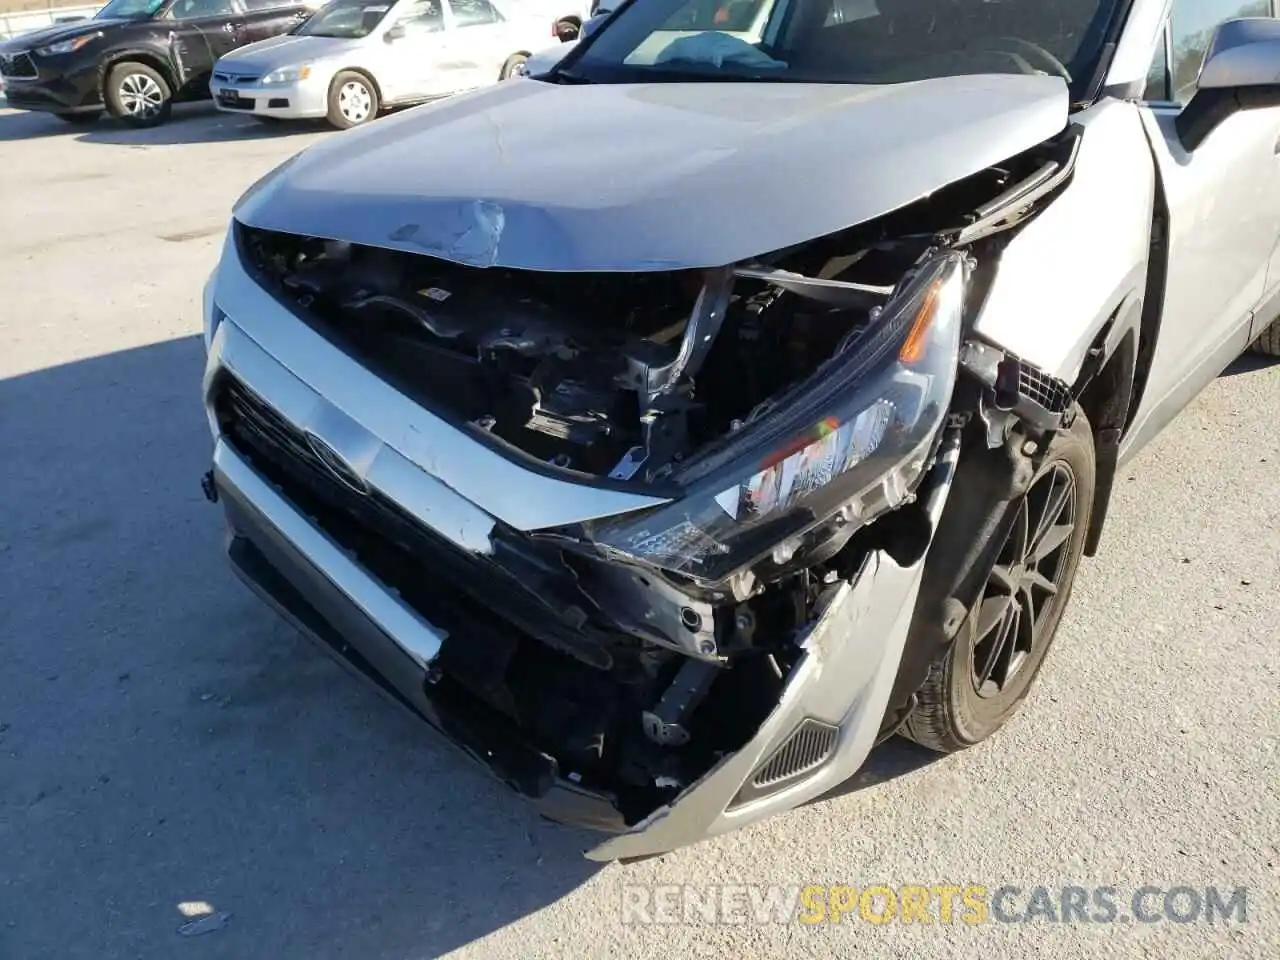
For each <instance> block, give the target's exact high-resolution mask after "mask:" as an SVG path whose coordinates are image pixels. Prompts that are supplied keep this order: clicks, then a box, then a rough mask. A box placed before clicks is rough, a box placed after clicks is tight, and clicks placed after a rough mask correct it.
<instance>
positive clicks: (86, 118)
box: [55, 110, 102, 127]
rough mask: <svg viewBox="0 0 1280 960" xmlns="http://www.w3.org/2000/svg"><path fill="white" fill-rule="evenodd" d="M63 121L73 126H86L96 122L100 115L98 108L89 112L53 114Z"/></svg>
mask: <svg viewBox="0 0 1280 960" xmlns="http://www.w3.org/2000/svg"><path fill="white" fill-rule="evenodd" d="M55 116H57V118H58V119H59V120H61V121H62V122H63V123H69V124H71V125H72V126H73V127H87V126H88V125H89V124H91V123H97V122H98V117H100V116H102V112H101V111H100V110H94V111H92V112H90V113H59V114H55Z"/></svg>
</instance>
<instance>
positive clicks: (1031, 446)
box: [1022, 440, 1040, 457]
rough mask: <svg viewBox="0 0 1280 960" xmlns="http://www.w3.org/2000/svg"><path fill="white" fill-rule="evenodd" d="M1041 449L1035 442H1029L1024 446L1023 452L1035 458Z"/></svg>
mask: <svg viewBox="0 0 1280 960" xmlns="http://www.w3.org/2000/svg"><path fill="white" fill-rule="evenodd" d="M1039 449H1040V445H1039V444H1037V443H1036V442H1035V441H1034V440H1028V441H1027V442H1026V443H1024V444H1023V445H1022V452H1023V453H1024V454H1025V455H1026V456H1028V457H1034V456H1035V455H1036V452H1037V451H1038V450H1039Z"/></svg>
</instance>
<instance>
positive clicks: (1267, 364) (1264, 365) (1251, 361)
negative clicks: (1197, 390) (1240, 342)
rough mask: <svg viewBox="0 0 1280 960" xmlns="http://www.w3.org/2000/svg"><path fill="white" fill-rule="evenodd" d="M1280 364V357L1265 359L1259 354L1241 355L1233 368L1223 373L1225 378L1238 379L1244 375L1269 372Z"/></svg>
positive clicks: (1232, 365) (1228, 368)
mask: <svg viewBox="0 0 1280 960" xmlns="http://www.w3.org/2000/svg"><path fill="white" fill-rule="evenodd" d="M1277 364H1280V357H1264V356H1263V355H1262V354H1259V353H1245V354H1241V356H1240V357H1238V358H1237V359H1236V360H1235V361H1234V362H1233V363H1232V364H1231V366H1229V367H1227V369H1226V370H1223V371H1222V375H1223V376H1224V377H1238V376H1241V375H1243V374H1248V373H1256V372H1257V371H1259V370H1269V369H1271V368H1272V367H1274V366H1276V365H1277Z"/></svg>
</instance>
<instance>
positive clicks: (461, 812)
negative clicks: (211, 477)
mask: <svg viewBox="0 0 1280 960" xmlns="http://www.w3.org/2000/svg"><path fill="white" fill-rule="evenodd" d="M202 362H203V351H202V349H201V345H200V342H199V338H198V337H188V338H183V339H178V340H173V341H169V342H165V343H158V344H154V345H152V346H147V347H143V348H139V349H134V350H128V351H123V352H119V353H114V354H109V355H105V356H100V357H95V358H91V359H86V360H83V361H79V362H75V363H70V364H67V365H64V366H60V367H55V368H51V369H47V370H41V371H37V372H33V373H29V374H25V375H22V376H17V377H13V378H11V379H8V380H3V381H0V451H3V459H0V505H3V506H0V638H4V639H3V642H4V644H5V667H4V669H3V670H2V671H0V755H2V756H4V757H5V760H4V775H3V776H2V777H0V849H3V851H4V854H3V858H4V861H5V867H4V870H3V875H2V879H3V889H4V896H3V897H2V898H0V957H10V956H12V957H22V958H24V960H30V958H38V957H56V958H59V960H62V958H74V957H80V956H84V957H93V958H103V957H125V956H127V957H144V958H152V957H155V958H165V960H168V958H171V957H174V956H178V955H181V956H183V957H194V958H203V957H270V958H273V960H293V958H299V960H302V958H307V960H310V958H312V957H316V956H323V957H326V958H329V957H353V958H359V960H375V958H396V960H417V958H423V957H433V956H438V955H440V954H442V953H445V952H447V951H449V950H451V949H453V948H455V947H458V946H461V945H463V944H466V943H469V942H471V941H474V940H476V939H478V938H480V937H483V936H485V935H486V934H488V933H490V932H492V931H494V930H496V929H498V928H500V927H503V926H505V925H507V924H509V923H511V922H513V921H515V920H517V919H519V918H520V917H523V916H525V915H527V914H530V913H532V912H535V911H538V910H540V909H542V908H543V907H546V906H547V905H549V904H551V903H554V902H555V901H557V900H559V899H560V898H561V897H564V896H565V895H567V894H568V893H570V892H571V891H573V890H574V889H576V888H577V887H579V886H580V885H582V884H583V883H586V882H588V881H589V880H590V878H591V877H592V876H593V874H594V872H595V871H596V870H597V869H599V867H598V866H597V865H595V864H593V863H591V862H589V861H587V860H585V859H583V857H582V852H583V851H584V850H585V849H586V848H587V847H589V846H591V845H593V844H594V843H595V842H596V841H597V840H598V839H600V838H599V837H598V836H593V835H590V834H587V833H584V832H581V831H577V830H573V829H569V828H565V827H560V826H557V825H554V824H550V823H548V822H546V821H544V820H542V819H540V818H539V817H538V816H537V815H536V814H535V813H534V812H533V811H532V809H531V808H530V807H529V806H528V805H526V804H524V803H523V802H522V801H520V800H519V799H518V798H517V797H515V796H514V795H512V794H511V793H510V792H509V791H508V790H507V788H506V787H504V786H502V785H500V784H497V783H496V782H494V781H493V780H492V779H491V778H489V777H488V775H487V774H485V773H483V772H481V771H480V770H479V768H478V767H476V766H475V765H473V764H472V763H471V762H470V761H468V760H466V759H464V758H463V757H462V756H461V755H460V754H458V753H457V752H456V751H454V750H453V749H452V748H451V747H449V746H448V745H447V744H445V743H444V742H443V741H442V740H441V739H440V738H439V737H438V736H437V735H436V734H435V733H434V732H433V731H431V729H430V728H429V727H427V726H426V725H425V723H423V722H422V721H420V720H416V719H415V718H413V717H411V716H410V715H409V714H408V713H406V712H405V711H404V710H403V709H401V708H399V707H397V706H394V705H392V704H391V703H389V702H388V701H387V699H386V698H384V697H383V696H381V695H380V694H378V693H376V692H375V691H374V690H373V689H371V688H370V687H368V686H367V685H365V684H362V683H359V682H358V681H356V680H355V679H353V678H352V677H351V676H350V675H349V674H347V673H346V672H345V671H343V670H342V669H340V668H339V667H338V666H336V665H335V664H334V663H332V661H331V660H330V659H329V658H328V657H326V656H325V655H324V654H323V653H321V652H320V651H319V650H317V649H315V648H314V647H313V646H312V645H311V644H310V643H309V642H308V641H306V640H304V639H302V638H301V637H299V636H298V635H297V634H296V633H295V632H294V631H292V630H291V629H290V628H288V627H287V626H285V625H284V624H283V623H282V622H281V621H279V620H278V619H277V618H276V617H275V616H274V615H272V614H271V613H269V612H268V611H267V610H266V609H265V608H264V607H262V606H261V605H260V604H259V603H258V601H257V600H256V599H254V598H253V597H252V596H251V595H250V594H249V593H248V592H247V591H246V590H245V589H244V588H243V587H242V586H241V585H240V584H239V583H238V582H237V581H236V580H235V578H234V577H233V576H232V575H231V574H230V573H229V571H228V570H227V567H226V563H225V561H224V559H223V556H222V552H221V548H222V525H221V518H220V514H219V511H218V510H217V509H216V508H214V507H211V506H210V505H209V504H207V503H206V502H205V501H204V498H203V496H202V495H201V493H200V489H199V479H200V476H201V474H202V473H203V471H204V470H205V469H206V468H207V464H208V457H209V448H210V444H209V441H208V438H207V427H206V424H205V422H204V415H203V411H202V409H201V406H200V403H199V398H198V384H199V381H200V372H201V367H202ZM934 758H935V757H934V755H933V754H930V753H928V752H927V751H921V750H919V749H918V748H916V747H913V746H911V745H909V744H906V743H903V742H901V741H896V740H895V741H890V742H889V743H888V744H886V745H884V746H882V747H881V748H880V749H879V750H878V751H877V752H876V753H875V754H874V755H873V757H872V759H871V760H870V761H869V763H868V765H867V767H866V769H865V770H864V771H863V772H862V773H861V774H859V776H858V777H857V778H855V780H853V781H851V782H850V783H849V784H847V785H845V786H844V787H842V788H840V789H839V790H837V791H835V792H833V793H832V794H828V795H827V796H826V797H825V798H823V799H824V800H829V799H832V798H833V797H835V796H839V795H842V794H845V793H849V792H852V791H855V790H859V789H863V788H865V787H868V786H872V785H875V784H877V783H882V782H884V781H885V780H887V779H890V778H892V777H895V776H900V775H902V774H905V773H909V772H910V771H913V770H916V769H919V768H920V767H922V766H923V765H925V764H926V763H928V762H929V761H930V760H932V759H934ZM202 912H203V913H204V915H206V916H207V917H209V918H210V919H207V920H204V921H201V925H200V926H197V927H195V928H190V927H183V924H185V923H187V922H188V919H189V917H188V916H187V914H192V915H194V916H197V917H198V916H200V915H201V914H202ZM184 929H185V930H186V933H187V934H190V933H193V932H198V933H199V934H200V935H199V936H193V937H189V938H188V937H187V936H186V935H185V934H184V933H183V932H180V931H181V930H184Z"/></svg>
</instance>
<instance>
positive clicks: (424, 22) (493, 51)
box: [209, 0, 558, 129]
mask: <svg viewBox="0 0 1280 960" xmlns="http://www.w3.org/2000/svg"><path fill="white" fill-rule="evenodd" d="M557 22H558V20H557V19H556V18H555V17H553V16H552V15H551V14H550V13H549V12H547V11H546V10H544V9H543V7H542V6H540V5H533V4H530V3H521V2H519V0H511V2H509V0H398V2H395V0H331V2H330V3H328V4H326V5H325V6H324V7H323V8H322V9H321V10H320V11H319V12H317V13H316V14H315V15H313V16H312V17H311V18H310V19H308V20H307V21H305V22H304V23H302V24H300V25H299V26H298V27H296V28H295V29H294V30H293V31H292V32H291V33H289V34H287V35H285V36H280V37H272V38H271V39H269V40H263V41H261V42H259V43H254V44H250V45H249V46H247V47H242V48H241V49H239V50H237V51H235V52H234V53H232V54H230V55H228V56H225V57H223V58H222V59H221V60H219V61H218V62H217V63H216V64H215V65H214V68H213V78H212V80H211V81H210V84H209V89H210V92H211V93H212V95H213V99H214V103H216V104H217V105H218V109H220V110H226V111H229V112H233V113H247V114H251V115H253V116H255V117H259V118H261V119H265V120H282V119H302V118H308V117H326V118H327V119H328V120H329V122H330V123H331V124H333V125H334V126H335V127H339V128H342V129H345V128H347V127H354V126H357V125H359V124H361V123H365V122H367V121H369V120H372V119H373V118H374V117H376V116H377V115H378V112H379V111H380V110H382V109H383V108H384V107H391V106H403V105H407V104H413V103H422V102H424V101H427V100H432V99H435V98H437V97H442V96H446V95H448V94H451V93H458V92H460V91H464V90H473V89H475V88H477V87H483V86H487V85H489V84H492V83H497V82H498V81H499V80H502V79H505V78H506V77H508V76H510V75H511V73H512V71H513V70H515V69H516V67H518V66H519V65H520V64H521V63H523V62H524V61H525V59H527V58H528V56H529V55H530V54H531V53H532V52H534V51H536V50H541V49H542V48H544V47H546V46H547V45H548V44H550V43H554V42H555V41H556V37H557V33H556V24H557Z"/></svg>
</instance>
